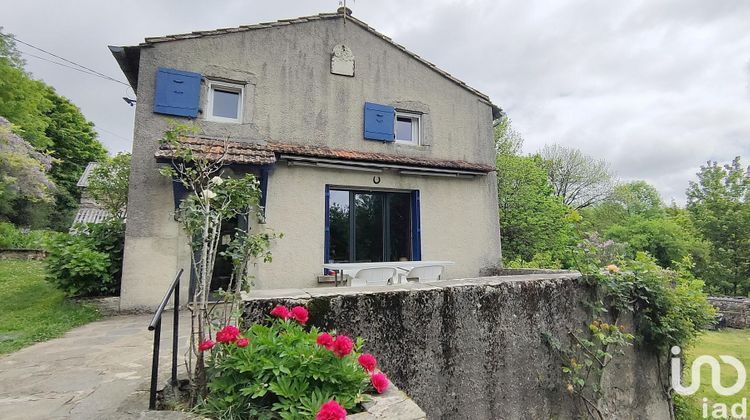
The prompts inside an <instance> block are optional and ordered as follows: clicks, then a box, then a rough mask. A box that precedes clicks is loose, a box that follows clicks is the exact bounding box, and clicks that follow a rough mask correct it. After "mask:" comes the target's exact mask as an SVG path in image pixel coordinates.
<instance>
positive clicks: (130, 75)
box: [109, 11, 502, 118]
mask: <svg viewBox="0 0 750 420" xmlns="http://www.w3.org/2000/svg"><path fill="white" fill-rule="evenodd" d="M343 18H344V13H343V11H342V12H337V13H320V14H317V15H312V16H303V17H298V18H293V19H281V20H278V21H275V22H263V23H258V24H255V25H242V26H239V27H235V28H221V29H214V30H209V31H195V32H190V33H183V34H175V35H165V36H160V37H151V38H146V39H145V42H143V43H141V44H140V45H138V46H137V47H135V46H132V47H118V46H110V47H109V49H110V51H111V52H112V55H114V56H115V59H116V60H117V62H118V64H119V65H120V68H121V69H122V71H123V72H124V73H125V76H126V77H127V79H128V82H130V84H131V86H132V87H133V89H134V90H136V91H137V86H138V65H139V58H140V48H142V47H149V46H152V45H154V44H158V43H162V42H171V41H179V40H184V39H194V38H202V37H209V36H217V35H224V34H231V33H238V32H248V31H254V30H259V29H268V28H278V27H282V26H287V25H292V24H297V23H305V22H311V21H316V20H326V19H343ZM346 21H347V22H348V23H349V22H350V23H353V24H355V25H357V26H359V27H361V28H363V29H364V30H366V31H368V32H370V33H371V34H373V35H375V36H376V37H378V38H380V39H382V40H384V41H386V42H387V43H389V44H390V45H392V46H393V47H395V48H396V49H399V50H401V51H402V52H403V53H405V54H407V55H409V56H411V57H412V58H414V59H415V60H417V61H419V62H420V63H422V64H424V65H425V66H427V67H429V68H430V69H432V70H434V71H435V72H437V73H438V74H440V75H442V76H444V77H445V78H447V79H449V80H451V81H453V82H454V83H456V84H458V85H459V86H461V87H463V88H464V89H466V90H468V91H469V92H471V93H473V94H475V95H477V96H479V97H480V98H481V99H482V100H484V101H486V102H487V103H488V104H489V105H491V106H492V108H493V116H495V115H497V116H496V117H495V118H498V117H499V116H500V113H501V112H502V110H501V109H500V108H499V107H498V106H496V105H494V104H492V102H491V101H490V98H489V96H488V95H486V94H484V93H482V92H480V91H478V90H476V89H474V88H472V87H471V86H469V85H467V84H466V83H465V82H464V81H462V80H460V79H458V78H456V77H455V76H453V75H451V74H450V73H448V72H446V71H445V70H442V69H440V68H438V67H437V66H436V65H435V64H433V63H431V62H429V61H427V60H425V59H424V58H422V57H420V56H419V55H417V54H415V53H413V52H411V51H409V50H407V49H406V47H404V46H403V45H401V44H398V43H396V42H394V41H393V39H391V38H390V37H388V36H386V35H384V34H382V33H380V32H378V31H377V30H375V29H374V28H372V27H371V26H369V25H368V24H366V23H365V22H363V21H361V20H359V19H357V18H355V17H353V16H351V15H347V16H346Z"/></svg>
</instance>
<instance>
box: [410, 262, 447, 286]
mask: <svg viewBox="0 0 750 420" xmlns="http://www.w3.org/2000/svg"><path fill="white" fill-rule="evenodd" d="M444 268H445V267H443V266H442V265H426V266H423V267H414V268H412V269H411V270H409V272H408V273H406V274H402V276H403V277H404V280H405V281H407V282H408V281H416V282H418V283H421V282H424V281H437V280H440V277H441V276H442V275H443V270H444Z"/></svg>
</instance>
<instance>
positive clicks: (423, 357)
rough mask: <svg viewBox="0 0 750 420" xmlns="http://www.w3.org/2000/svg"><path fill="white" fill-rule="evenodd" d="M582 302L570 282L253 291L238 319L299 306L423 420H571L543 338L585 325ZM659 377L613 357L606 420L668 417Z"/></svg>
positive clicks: (570, 278)
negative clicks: (341, 338)
mask: <svg viewBox="0 0 750 420" xmlns="http://www.w3.org/2000/svg"><path fill="white" fill-rule="evenodd" d="M591 298H592V289H591V288H590V287H588V286H586V285H585V284H584V283H583V282H582V281H581V280H580V276H579V275H578V274H577V273H544V274H532V275H516V276H499V277H484V278H476V279H463V280H448V281H443V282H438V283H432V284H424V283H423V284H407V285H396V286H389V287H372V288H345V287H340V288H315V289H286V290H258V291H254V292H253V293H252V294H251V295H250V296H248V297H246V302H245V320H246V322H253V321H256V320H259V319H262V318H264V317H265V316H266V314H267V313H268V311H269V310H270V309H271V308H272V307H273V306H274V305H275V304H277V303H288V304H291V303H304V304H306V305H307V306H308V308H309V309H310V323H311V324H312V325H316V326H319V327H321V328H324V329H336V330H337V331H339V332H341V333H346V334H349V335H353V336H362V337H363V338H365V339H366V340H367V342H366V344H365V348H366V350H367V351H370V352H372V353H373V354H375V355H376V356H377V357H378V359H379V361H380V364H381V368H382V369H383V371H385V372H387V373H388V375H389V376H390V379H391V380H392V381H393V382H394V383H395V384H396V385H397V386H398V387H399V388H401V389H402V390H403V391H405V392H406V393H407V394H408V395H409V396H411V397H412V398H413V399H414V401H415V402H416V403H417V404H419V406H420V407H422V409H424V410H425V412H426V413H427V416H428V418H446V419H453V418H475V419H476V418H503V419H521V418H523V419H527V418H573V417H575V416H576V414H577V410H576V407H575V401H574V400H573V399H572V398H570V397H569V396H568V395H567V393H566V391H565V389H564V384H563V378H562V373H561V370H560V364H559V359H558V357H557V356H556V355H555V354H553V353H552V352H551V351H550V349H549V348H548V346H547V345H546V344H545V343H544V341H543V338H542V333H544V332H550V333H552V334H553V335H554V336H556V337H557V338H559V339H560V340H561V341H563V342H565V341H566V340H567V338H566V332H567V331H568V330H569V329H576V328H583V327H584V326H585V325H586V323H587V321H589V319H588V315H587V313H588V312H587V310H586V308H585V306H584V303H585V302H587V301H590V300H591ZM630 328H632V327H630ZM658 371H659V369H658V365H657V362H656V358H655V357H654V356H653V355H651V354H649V353H646V352H645V351H642V350H640V349H638V348H629V349H627V350H626V351H625V355H624V356H618V358H617V362H616V363H614V364H611V365H610V366H609V367H608V368H607V371H606V373H605V377H604V378H603V386H604V389H605V397H604V399H603V401H602V407H603V408H604V409H605V411H606V414H607V416H608V418H621V419H627V418H648V419H661V418H664V419H666V418H669V409H668V403H667V400H666V399H665V398H664V395H663V393H662V392H661V391H660V384H659V378H658V376H657V375H658V374H657V372H658ZM661 371H662V372H664V371H665V369H662V370H661Z"/></svg>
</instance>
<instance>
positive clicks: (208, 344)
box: [198, 340, 215, 351]
mask: <svg viewBox="0 0 750 420" xmlns="http://www.w3.org/2000/svg"><path fill="white" fill-rule="evenodd" d="M214 344H215V343H214V342H213V340H204V341H202V342H201V343H200V344H199V345H198V350H199V351H206V350H208V349H210V348H211V347H213V346H214Z"/></svg>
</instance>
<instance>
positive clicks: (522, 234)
mask: <svg viewBox="0 0 750 420" xmlns="http://www.w3.org/2000/svg"><path fill="white" fill-rule="evenodd" d="M497 168H498V180H497V193H498V203H499V206H500V207H499V217H500V232H501V236H502V240H503V259H504V260H505V261H512V260H523V261H531V260H533V259H535V257H537V260H539V259H540V257H539V256H540V255H541V254H547V256H546V257H542V259H545V260H556V261H558V262H559V261H560V260H562V259H564V258H565V256H566V254H567V247H568V246H569V245H571V244H572V243H575V235H574V231H573V226H572V224H573V221H574V220H575V218H576V216H577V213H576V212H574V211H571V209H570V208H568V207H567V206H566V205H565V204H563V202H562V200H561V199H560V198H559V197H557V196H555V195H554V191H553V189H552V186H551V185H550V184H549V182H548V181H547V173H546V170H545V167H544V162H543V161H542V159H541V158H540V157H539V156H513V155H498V157H497Z"/></svg>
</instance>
